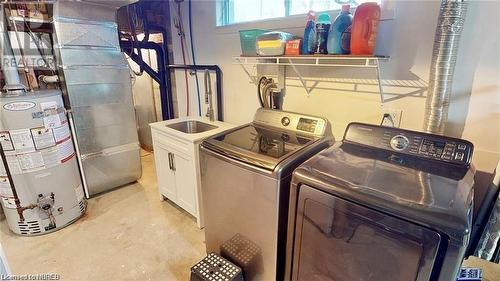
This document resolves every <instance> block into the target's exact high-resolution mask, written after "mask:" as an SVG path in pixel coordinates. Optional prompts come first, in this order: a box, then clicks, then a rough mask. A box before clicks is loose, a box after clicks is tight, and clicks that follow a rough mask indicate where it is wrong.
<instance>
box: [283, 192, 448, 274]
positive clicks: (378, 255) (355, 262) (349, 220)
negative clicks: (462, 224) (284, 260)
mask: <svg viewBox="0 0 500 281" xmlns="http://www.w3.org/2000/svg"><path fill="white" fill-rule="evenodd" d="M440 239H441V237H440V235H439V234H438V233H436V232H433V231H430V230H428V229H426V228H424V227H421V226H418V225H415V224H412V223H409V222H407V221H403V220H399V219H397V218H395V217H392V216H388V215H386V214H383V213H379V212H377V211H374V210H372V209H368V208H365V207H363V206H360V205H357V204H353V203H351V202H348V201H345V200H342V199H340V198H338V197H335V196H332V195H330V194H327V193H324V192H323V191H320V190H317V189H314V188H311V187H309V186H306V185H302V186H301V187H300V193H299V200H298V206H297V214H296V224H295V240H294V250H293V269H292V270H293V272H292V280H296V281H298V280H300V281H320V280H321V281H326V280H332V281H333V280H334V281H357V280H359V281H361V280H363V281H368V280H370V281H387V280H391V281H408V280H417V281H420V280H430V276H431V272H432V269H433V265H434V261H435V258H436V254H437V251H438V247H439V243H440Z"/></svg>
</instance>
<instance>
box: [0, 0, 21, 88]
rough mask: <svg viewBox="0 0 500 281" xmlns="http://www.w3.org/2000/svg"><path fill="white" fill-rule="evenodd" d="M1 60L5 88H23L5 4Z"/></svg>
mask: <svg viewBox="0 0 500 281" xmlns="http://www.w3.org/2000/svg"><path fill="white" fill-rule="evenodd" d="M0 17H1V20H0V37H1V38H0V49H1V50H0V61H1V68H2V72H3V77H4V79H5V87H4V89H5V90H21V89H26V87H25V86H24V85H23V84H22V83H21V78H20V77H19V73H18V71H17V70H18V66H17V61H16V57H15V56H14V51H13V50H12V45H11V44H10V38H9V33H8V30H7V26H8V25H7V20H6V14H5V9H4V4H1V6H0Z"/></svg>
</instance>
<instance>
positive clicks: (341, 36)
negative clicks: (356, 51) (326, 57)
mask: <svg viewBox="0 0 500 281" xmlns="http://www.w3.org/2000/svg"><path fill="white" fill-rule="evenodd" d="M350 8H351V7H350V6H349V5H342V11H341V12H340V14H339V15H338V16H337V18H335V21H334V22H333V24H332V26H331V27H330V32H329V33H328V42H327V49H328V54H334V55H345V54H350V53H351V25H352V15H351V13H350Z"/></svg>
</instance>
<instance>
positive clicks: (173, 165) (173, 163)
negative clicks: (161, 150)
mask: <svg viewBox="0 0 500 281" xmlns="http://www.w3.org/2000/svg"><path fill="white" fill-rule="evenodd" d="M171 155H172V171H174V172H175V154H173V153H171Z"/></svg>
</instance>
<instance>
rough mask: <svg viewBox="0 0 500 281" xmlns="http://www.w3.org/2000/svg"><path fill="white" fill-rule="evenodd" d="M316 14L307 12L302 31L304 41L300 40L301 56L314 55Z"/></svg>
mask: <svg viewBox="0 0 500 281" xmlns="http://www.w3.org/2000/svg"><path fill="white" fill-rule="evenodd" d="M315 21H316V14H315V13H314V12H313V11H309V13H308V14H307V23H306V28H305V29H304V39H302V49H301V51H300V52H301V54H302V55H310V54H314V52H315V50H316V48H315V47H316V24H315Z"/></svg>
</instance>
